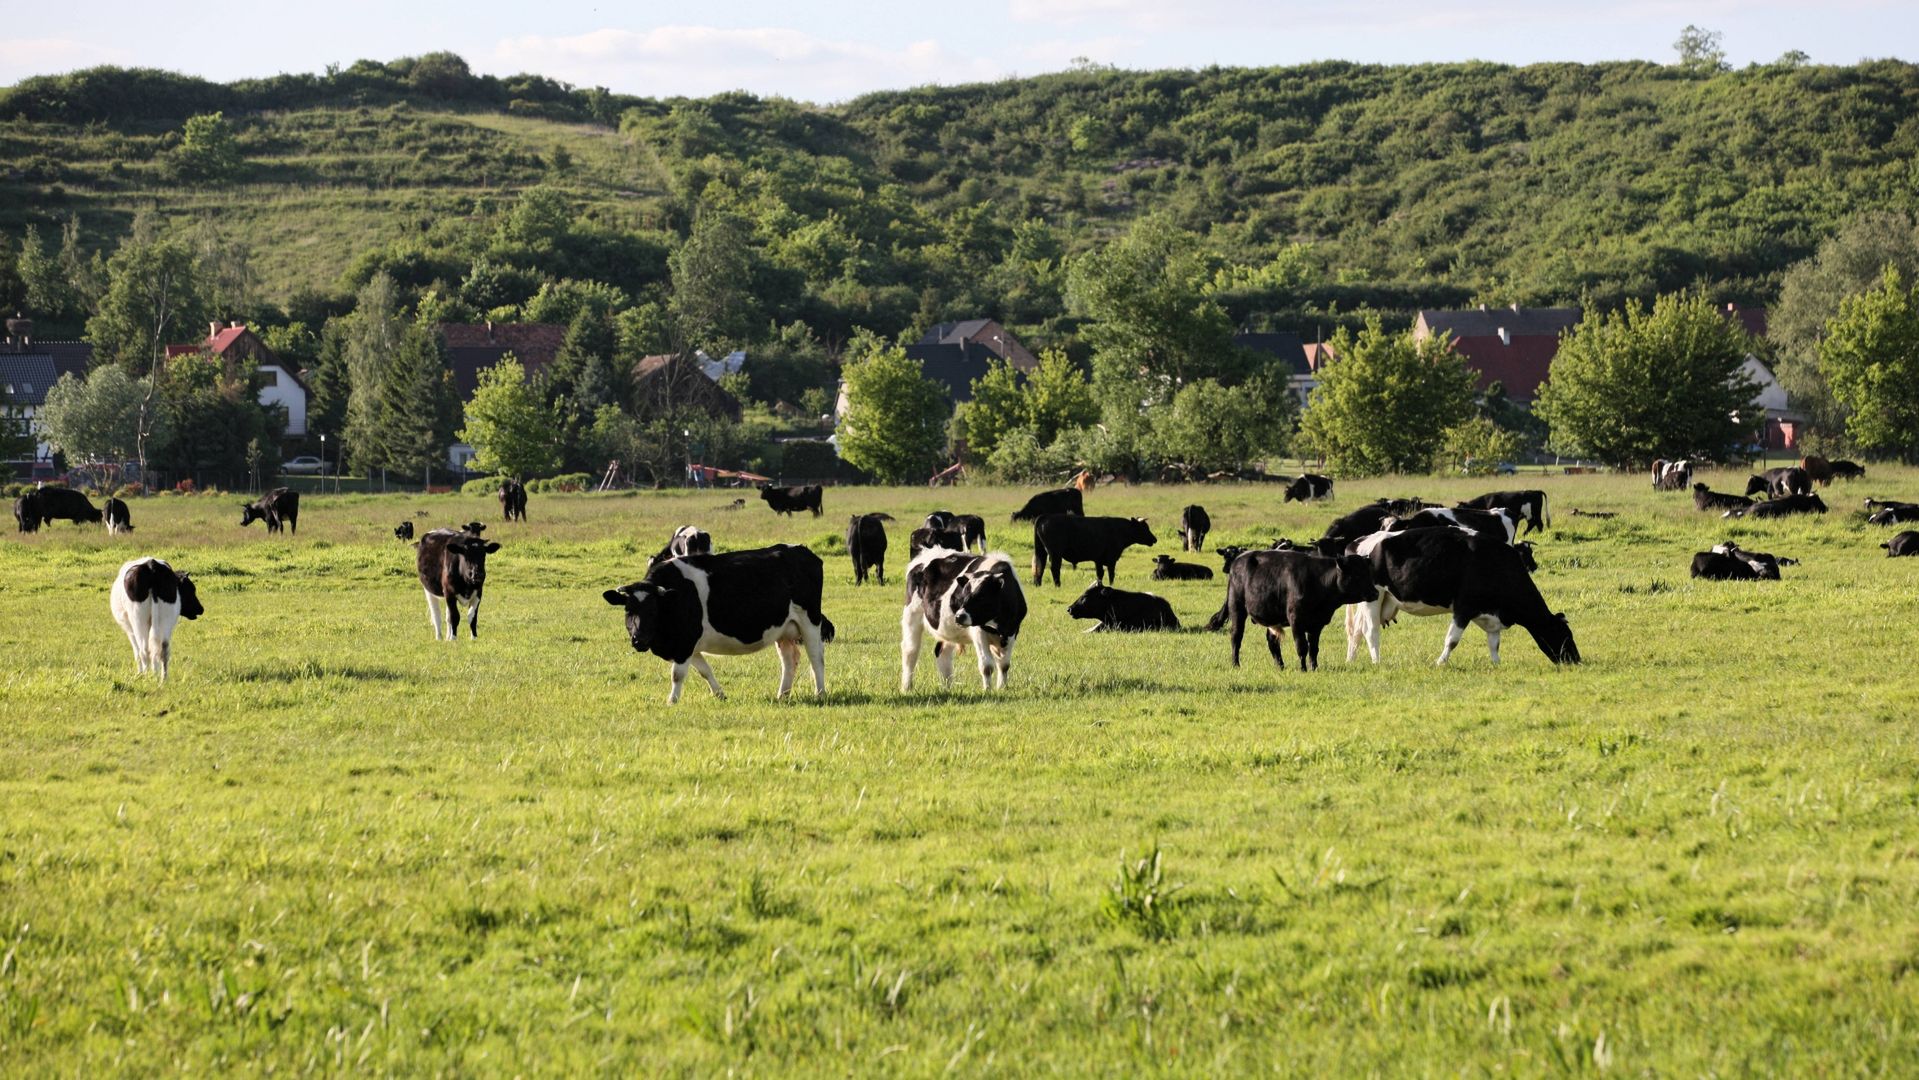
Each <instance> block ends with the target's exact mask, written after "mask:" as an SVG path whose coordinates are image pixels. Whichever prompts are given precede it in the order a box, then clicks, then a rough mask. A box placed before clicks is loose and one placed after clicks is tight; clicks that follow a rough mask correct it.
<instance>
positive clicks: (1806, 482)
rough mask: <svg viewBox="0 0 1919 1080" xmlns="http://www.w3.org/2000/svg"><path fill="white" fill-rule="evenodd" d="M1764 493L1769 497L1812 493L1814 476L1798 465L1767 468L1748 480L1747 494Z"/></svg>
mask: <svg viewBox="0 0 1919 1080" xmlns="http://www.w3.org/2000/svg"><path fill="white" fill-rule="evenodd" d="M1762 492H1763V493H1764V494H1765V495H1766V496H1767V497H1768V498H1773V499H1777V498H1779V497H1780V496H1782V495H1810V494H1811V493H1812V477H1810V476H1807V475H1806V470H1804V469H1802V468H1800V467H1799V466H1797V465H1787V466H1784V467H1782V468H1778V469H1767V470H1766V471H1765V472H1763V473H1760V474H1759V475H1758V476H1754V477H1749V478H1748V479H1747V480H1746V494H1748V495H1758V494H1760V493H1762Z"/></svg>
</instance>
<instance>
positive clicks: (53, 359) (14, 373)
mask: <svg viewBox="0 0 1919 1080" xmlns="http://www.w3.org/2000/svg"><path fill="white" fill-rule="evenodd" d="M92 366H93V346H92V345H89V344H87V343H86V342H84V341H40V340H37V339H36V338H35V337H34V336H33V320H32V319H29V318H27V317H26V316H24V315H15V316H14V317H13V318H11V319H8V320H7V322H6V335H5V336H4V337H0V390H5V391H6V401H5V402H4V403H0V424H8V425H12V426H13V427H14V428H15V429H16V430H24V431H25V432H26V433H27V434H29V435H31V436H33V439H34V450H33V457H32V458H31V459H21V460H19V461H16V462H12V463H10V464H14V465H29V466H30V465H31V462H33V461H47V460H49V459H50V458H52V456H53V451H52V448H51V447H49V446H48V445H47V444H46V443H44V442H41V441H40V419H39V417H40V409H41V406H43V405H45V404H46V402H47V390H48V388H50V387H52V386H53V384H54V383H56V382H58V381H60V377H61V376H62V375H68V374H71V375H73V376H74V377H75V378H85V377H86V374H87V369H88V368H90V367H92Z"/></svg>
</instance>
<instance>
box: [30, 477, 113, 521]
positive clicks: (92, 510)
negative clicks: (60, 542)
mask: <svg viewBox="0 0 1919 1080" xmlns="http://www.w3.org/2000/svg"><path fill="white" fill-rule="evenodd" d="M33 496H34V500H35V501H36V502H37V503H38V504H39V507H40V520H41V521H43V522H51V521H54V520H55V519H59V520H62V521H71V522H73V523H74V524H75V525H98V524H99V523H100V521H101V519H102V518H104V517H105V515H104V514H102V513H100V510H99V508H97V507H95V506H94V505H93V502H92V500H90V499H88V498H87V497H86V495H84V494H82V493H81V492H78V491H75V490H73V489H72V488H70V487H52V486H49V487H43V488H38V489H36V490H35V491H34V493H33Z"/></svg>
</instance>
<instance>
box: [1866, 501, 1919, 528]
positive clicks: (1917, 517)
mask: <svg viewBox="0 0 1919 1080" xmlns="http://www.w3.org/2000/svg"><path fill="white" fill-rule="evenodd" d="M1908 521H1919V505H1914V504H1912V503H1880V504H1879V509H1877V510H1874V511H1873V512H1872V513H1871V514H1869V515H1867V517H1866V523H1867V524H1869V525H1903V524H1905V523H1906V522H1908Z"/></svg>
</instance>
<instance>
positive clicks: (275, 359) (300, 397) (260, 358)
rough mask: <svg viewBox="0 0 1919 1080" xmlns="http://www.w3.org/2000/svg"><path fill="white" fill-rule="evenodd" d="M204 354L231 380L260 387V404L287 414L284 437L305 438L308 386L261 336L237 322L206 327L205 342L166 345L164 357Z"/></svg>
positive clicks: (291, 438)
mask: <svg viewBox="0 0 1919 1080" xmlns="http://www.w3.org/2000/svg"><path fill="white" fill-rule="evenodd" d="M194 353H206V354H207V355H209V356H212V357H215V358H216V359H218V360H219V361H220V362H221V363H222V365H223V366H225V368H226V371H227V375H228V376H229V377H231V378H235V379H238V378H241V377H243V376H244V377H246V378H250V379H252V380H253V382H254V383H255V385H256V386H257V387H258V388H259V395H260V397H259V400H260V404H262V405H267V406H274V407H278V408H279V409H281V410H283V411H284V412H285V413H286V418H287V426H286V437H287V438H288V439H290V440H299V439H304V438H306V433H307V396H308V395H307V385H306V383H305V382H304V381H302V380H301V378H300V374H299V372H297V371H295V370H293V368H292V367H291V366H290V365H287V364H284V363H281V361H280V358H279V356H278V355H276V354H275V353H274V351H273V350H272V349H271V348H270V347H268V345H267V343H266V342H264V341H261V340H260V336H259V335H258V334H255V333H254V332H253V331H252V330H249V329H247V327H245V326H244V325H242V324H240V323H237V322H230V323H227V324H226V325H225V326H222V325H220V324H219V323H217V322H216V323H209V324H208V325H207V336H206V338H205V340H202V341H200V342H197V343H195V344H191V345H169V346H167V358H168V359H172V358H173V357H176V356H186V355H192V354H194Z"/></svg>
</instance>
